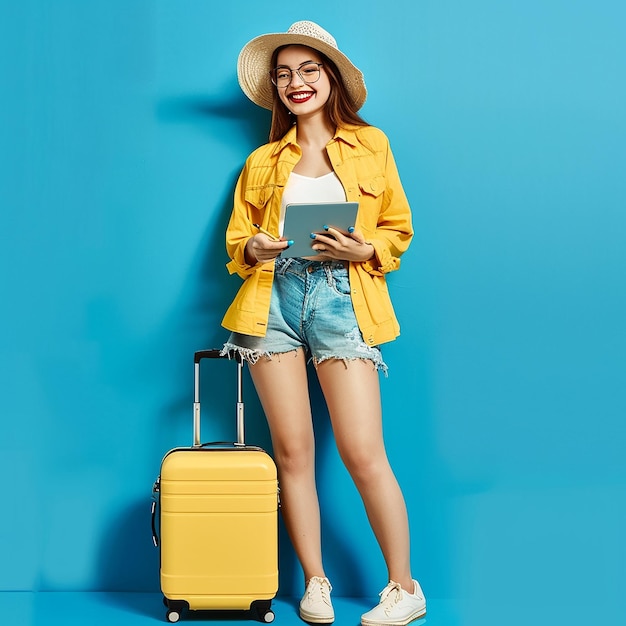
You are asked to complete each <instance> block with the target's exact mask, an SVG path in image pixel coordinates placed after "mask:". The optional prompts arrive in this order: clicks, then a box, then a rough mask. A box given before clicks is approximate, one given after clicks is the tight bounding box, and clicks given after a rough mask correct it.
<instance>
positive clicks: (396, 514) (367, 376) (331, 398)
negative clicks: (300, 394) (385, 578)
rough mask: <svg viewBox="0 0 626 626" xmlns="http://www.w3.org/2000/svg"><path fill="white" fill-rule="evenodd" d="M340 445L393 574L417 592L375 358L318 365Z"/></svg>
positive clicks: (331, 361) (405, 519) (393, 576)
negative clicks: (384, 426)
mask: <svg viewBox="0 0 626 626" xmlns="http://www.w3.org/2000/svg"><path fill="white" fill-rule="evenodd" d="M317 375H318V377H319V381H320V385H321V387H322V391H323V392H324V397H325V398H326V403H327V405H328V410H329V413H330V417H331V421H332V425H333V430H334V433H335V440H336V442H337V448H338V450H339V454H340V455H341V458H342V460H343V462H344V463H345V465H346V468H347V469H348V471H349V472H350V475H351V476H352V478H353V480H354V482H355V485H356V487H357V489H358V490H359V493H360V494H361V497H362V498H363V503H364V505H365V510H366V512H367V516H368V519H369V521H370V524H371V526H372V530H373V531H374V534H375V536H376V539H377V540H378V543H379V545H380V548H381V550H382V553H383V556H384V558H385V562H386V564H387V568H388V574H389V579H390V580H393V581H395V582H397V583H400V585H401V586H402V587H403V588H404V589H406V590H407V591H409V592H410V593H412V592H413V582H412V576H411V566H410V545H409V525H408V518H407V512H406V506H405V502H404V497H403V495H402V492H401V490H400V487H399V485H398V482H397V480H396V478H395V476H394V474H393V471H392V469H391V467H390V465H389V461H388V459H387V453H386V451H385V446H384V442H383V432H382V414H381V413H382V410H381V403H380V386H379V380H378V373H377V372H376V370H375V369H374V366H373V364H372V363H371V362H370V361H364V360H355V361H347V362H345V363H344V362H343V361H341V360H335V359H331V360H328V361H323V362H322V363H320V364H319V365H318V367H317Z"/></svg>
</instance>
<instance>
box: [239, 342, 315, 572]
mask: <svg viewBox="0 0 626 626" xmlns="http://www.w3.org/2000/svg"><path fill="white" fill-rule="evenodd" d="M250 373H251V375H252V380H253V381H254V385H255V387H256V390H257V393H258V395H259V398H260V400H261V404H262V405H263V410H264V411H265V415H266V417H267V421H268V424H269V428H270V432H271V435H272V447H273V449H274V458H275V460H276V465H277V466H278V474H279V480H280V499H281V509H282V515H283V519H284V521H285V526H286V528H287V532H288V533H289V537H290V538H291V542H292V544H293V547H294V550H295V551H296V555H297V556H298V559H299V560H300V564H301V565H302V569H303V570H304V576H305V581H308V580H309V579H310V578H311V577H312V576H321V577H324V576H325V574H324V568H323V565H322V549H321V537H320V535H321V532H320V511H319V501H318V498H317V489H316V485H315V440H314V435H313V421H312V417H311V407H310V400H309V390H308V384H307V373H306V361H305V356H304V353H303V351H302V350H298V351H297V352H288V353H286V354H277V355H274V356H273V357H272V359H271V360H268V359H261V360H259V361H257V363H255V364H254V365H252V366H250Z"/></svg>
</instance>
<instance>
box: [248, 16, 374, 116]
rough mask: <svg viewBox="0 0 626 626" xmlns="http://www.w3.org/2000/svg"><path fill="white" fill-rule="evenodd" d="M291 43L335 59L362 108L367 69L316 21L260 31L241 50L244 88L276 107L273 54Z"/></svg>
mask: <svg viewBox="0 0 626 626" xmlns="http://www.w3.org/2000/svg"><path fill="white" fill-rule="evenodd" d="M290 44H292V45H293V44H295V45H301V46H308V47H309V48H313V49H314V50H317V51H319V52H321V53H322V54H325V55H326V56H327V57H328V58H329V59H330V60H331V61H333V62H334V63H335V65H336V66H337V68H338V69H339V72H340V74H341V78H342V79H343V84H344V85H345V87H346V90H347V92H348V96H349V97H350V99H351V100H352V103H353V104H354V105H355V107H356V109H357V110H358V109H360V108H361V107H362V106H363V103H364V102H365V98H366V97H367V90H366V88H365V80H364V79H363V73H362V72H361V70H359V69H358V68H357V67H356V66H354V65H353V64H352V62H351V61H350V59H349V58H348V57H347V56H346V55H345V54H344V53H343V52H341V51H340V50H339V48H338V47H337V42H336V41H335V38H334V37H333V36H332V35H331V34H330V33H328V32H327V31H325V30H324V29H323V28H322V27H321V26H318V25H317V24H315V23H314V22H308V21H302V22H296V23H295V24H292V25H291V26H290V27H289V30H288V31H287V32H286V33H271V34H268V35H260V36H259V37H256V38H254V39H252V40H251V41H249V42H248V43H247V44H246V45H245V46H244V47H243V49H242V50H241V52H240V53H239V59H238V61H237V76H238V78H239V84H240V85H241V89H242V90H243V92H244V93H245V94H246V96H248V98H250V100H252V102H254V103H255V104H258V105H259V106H261V107H263V108H265V109H270V110H271V108H272V94H273V90H274V86H273V85H272V83H271V82H270V77H269V71H270V70H271V69H272V68H271V67H270V63H271V60H272V54H273V53H274V50H276V48H279V47H280V46H287V45H290Z"/></svg>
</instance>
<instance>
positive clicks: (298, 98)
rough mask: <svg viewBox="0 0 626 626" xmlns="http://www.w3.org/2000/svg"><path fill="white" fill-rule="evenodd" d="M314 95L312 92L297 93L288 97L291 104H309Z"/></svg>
mask: <svg viewBox="0 0 626 626" xmlns="http://www.w3.org/2000/svg"><path fill="white" fill-rule="evenodd" d="M313 95H314V92H312V91H297V92H295V93H290V94H289V95H288V96H287V97H288V98H289V100H290V101H291V102H295V103H300V102H307V101H308V100H310V99H311V98H312V97H313Z"/></svg>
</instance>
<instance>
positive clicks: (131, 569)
mask: <svg viewBox="0 0 626 626" xmlns="http://www.w3.org/2000/svg"><path fill="white" fill-rule="evenodd" d="M98 572H99V580H98V587H97V588H98V589H100V590H102V591H112V592H113V591H129V590H133V591H140V592H156V591H158V590H159V551H158V550H157V549H156V548H155V547H154V545H153V543H152V537H151V534H150V500H149V498H147V497H146V498H145V499H144V498H142V499H141V500H138V501H137V502H134V503H133V504H131V505H130V506H128V507H127V508H125V509H123V510H121V511H120V514H119V515H118V517H117V519H115V520H114V522H113V524H112V525H111V526H110V527H109V529H108V530H107V534H106V537H104V540H103V542H102V545H101V548H100V558H99V567H98Z"/></svg>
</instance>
